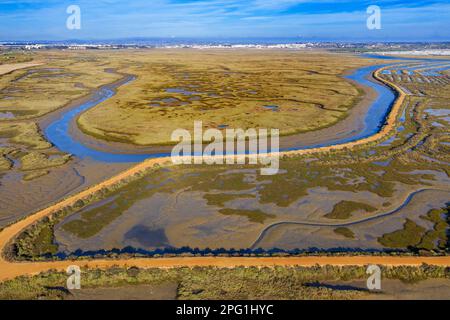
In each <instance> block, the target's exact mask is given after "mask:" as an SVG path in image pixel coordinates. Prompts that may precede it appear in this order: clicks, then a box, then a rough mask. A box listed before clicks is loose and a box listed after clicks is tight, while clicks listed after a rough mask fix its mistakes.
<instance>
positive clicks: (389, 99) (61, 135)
mask: <svg viewBox="0 0 450 320" xmlns="http://www.w3.org/2000/svg"><path fill="white" fill-rule="evenodd" d="M384 58H385V59H389V58H388V57H384ZM384 66H386V65H376V66H369V67H364V68H360V69H358V70H356V71H355V73H353V74H352V75H349V76H347V78H348V79H352V80H354V81H357V82H358V83H360V84H363V85H366V86H369V87H371V88H373V89H374V90H375V92H376V93H377V98H376V99H375V100H374V101H373V103H372V105H371V106H370V108H369V111H368V113H367V114H366V116H365V119H364V129H363V130H362V131H359V132H355V134H353V135H352V136H350V137H346V138H342V139H337V140H333V141H329V142H325V143H321V144H316V145H311V146H308V147H293V148H289V149H283V150H281V151H291V150H300V149H311V148H316V147H324V146H330V145H334V144H341V143H346V142H351V141H355V140H359V139H362V138H366V137H369V136H371V135H373V134H375V133H377V132H378V131H379V130H380V128H381V127H382V126H383V124H384V123H385V119H386V116H387V114H388V113H389V111H390V108H391V105H392V103H393V102H394V100H395V94H394V92H393V91H392V90H391V89H389V88H388V87H386V86H384V85H381V84H379V83H377V82H373V81H370V80H368V79H367V78H366V77H369V76H370V75H371V74H372V73H373V72H374V71H375V70H377V69H379V68H381V67H384ZM132 80H133V79H129V81H132ZM129 81H128V82H129ZM116 87H117V86H116ZM116 87H111V88H109V87H103V88H101V89H100V90H99V91H98V92H97V93H96V95H95V97H94V98H93V99H91V100H89V101H87V102H85V103H83V104H81V105H79V106H78V107H76V108H73V109H71V110H69V111H67V112H65V113H64V114H63V115H62V116H61V117H60V118H59V119H57V120H56V121H54V122H53V123H52V124H50V125H49V126H48V127H47V128H46V129H45V132H44V133H45V136H46V138H47V139H48V140H49V141H50V142H51V143H53V144H54V145H55V146H56V147H57V148H58V149H60V150H61V151H63V152H66V153H70V154H72V155H74V156H77V157H79V158H82V159H83V158H91V159H93V160H96V161H100V162H106V163H136V162H141V161H143V160H145V159H149V158H161V157H168V156H170V153H159V154H120V153H111V152H104V151H99V150H95V149H92V148H90V147H88V146H86V145H84V144H83V143H82V142H81V141H79V140H77V139H76V137H72V136H71V135H70V130H69V128H70V125H71V123H72V122H73V121H74V120H75V119H76V117H77V116H78V115H79V114H80V113H82V112H84V111H86V110H88V109H90V108H92V107H94V106H96V105H98V104H99V103H101V102H103V101H105V100H107V99H109V98H111V97H112V96H113V95H114V94H115V88H116Z"/></svg>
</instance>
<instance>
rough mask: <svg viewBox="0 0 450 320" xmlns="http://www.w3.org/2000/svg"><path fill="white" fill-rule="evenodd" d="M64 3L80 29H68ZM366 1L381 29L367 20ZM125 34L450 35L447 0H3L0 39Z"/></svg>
mask: <svg viewBox="0 0 450 320" xmlns="http://www.w3.org/2000/svg"><path fill="white" fill-rule="evenodd" d="M69 5H78V6H79V7H80V8H81V29H80V30H69V29H67V28H66V20H67V18H68V17H69V14H67V13H66V9H67V7H68V6H69ZM370 5H377V6H379V7H380V8H381V22H382V28H381V30H369V29H368V28H367V26H366V20H367V17H368V14H367V12H366V10H367V7H369V6H370ZM127 38H155V39H156V38H162V39H191V40H195V39H210V40H226V39H229V40H231V39H256V38H259V39H270V38H272V39H274V38H278V39H290V41H294V40H298V41H349V42H355V41H368V42H370V41H385V42H388V41H411V42H412V41H450V1H404V0H381V1H367V0H359V1H348V0H316V1H311V0H273V1H269V0H246V1H243V0H152V1H148V0H135V1H121V0H101V1H87V0H81V1H74V0H72V1H64V0H63V1H58V0H46V1H40V0H18V1H13V0H0V41H32V40H49V41H58V40H68V39H79V40H107V39H127Z"/></svg>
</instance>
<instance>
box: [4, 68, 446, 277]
mask: <svg viewBox="0 0 450 320" xmlns="http://www.w3.org/2000/svg"><path fill="white" fill-rule="evenodd" d="M379 72H380V70H378V71H377V72H376V73H375V78H376V79H378V80H379V81H382V82H384V83H385V84H387V85H389V86H390V87H392V88H393V89H395V90H396V91H397V92H398V98H397V100H396V102H395V103H394V105H393V107H392V110H391V112H390V114H389V116H388V119H387V122H386V125H385V126H384V127H383V128H382V129H381V130H380V132H378V133H377V134H375V135H373V136H371V137H368V138H365V139H361V140H358V141H354V142H349V143H344V144H339V145H333V146H329V147H322V148H315V149H308V150H299V151H290V152H284V153H280V156H286V155H287V156H295V155H303V154H311V153H318V152H328V151H332V150H342V149H350V148H354V147H356V146H360V145H363V144H367V143H371V142H374V141H377V140H379V139H382V138H383V137H385V136H386V135H388V134H389V133H390V132H391V130H393V129H395V124H396V120H397V117H398V115H399V113H400V110H401V106H402V104H403V102H404V100H405V93H404V92H403V91H402V90H401V89H400V88H399V87H397V86H396V85H395V84H392V83H388V82H387V81H385V80H383V79H381V78H380V77H379V76H378V73H379ZM155 165H159V166H169V165H172V162H171V159H170V158H159V159H149V160H146V161H144V162H142V163H140V164H138V165H137V166H135V167H133V168H130V169H129V170H126V171H124V172H122V173H121V174H119V175H117V176H115V177H112V178H110V179H108V180H106V181H104V182H102V183H100V184H98V185H95V186H92V187H90V188H89V189H87V190H85V191H82V192H80V193H78V194H76V195H73V196H71V197H69V198H67V199H65V200H62V201H60V202H58V203H56V204H53V205H51V206H49V207H48V208H46V209H43V210H41V211H38V212H36V213H35V214H32V215H30V216H28V217H27V218H25V219H23V220H21V221H19V222H17V223H15V224H12V225H11V226H8V227H6V228H5V229H3V230H2V231H1V232H0V252H4V249H5V247H6V246H7V245H8V244H9V243H10V242H11V241H12V240H13V239H14V238H15V237H16V236H17V235H18V234H20V232H21V231H23V230H24V229H25V228H27V227H29V226H30V225H32V224H33V223H35V222H37V221H39V220H40V219H41V218H43V217H46V216H50V215H51V214H52V213H54V212H56V211H58V210H60V209H62V208H64V207H66V206H69V205H72V204H74V203H75V202H76V201H78V200H81V199H84V198H86V197H88V196H89V195H91V194H93V193H95V192H96V191H99V190H101V189H102V188H104V187H109V186H112V185H115V184H117V183H118V182H120V181H121V180H123V179H126V178H129V177H131V176H133V175H134V174H136V173H139V172H141V171H143V170H146V169H149V168H152V167H154V166H155ZM423 263H427V264H433V265H446V266H447V265H450V257H370V256H364V257H292V258H244V257H242V258H211V257H204V258H170V259H150V258H149V259H130V260H86V261H75V262H71V261H62V262H44V263H32V262H30V263H17V262H10V261H7V260H5V259H4V257H3V255H2V256H1V257H0V281H3V280H6V279H11V278H14V277H17V276H20V275H27V274H36V273H39V272H42V271H46V270H49V269H57V270H64V269H65V268H66V267H67V266H69V265H71V264H78V265H80V266H88V267H102V268H105V267H110V266H138V267H142V268H152V267H158V268H173V267H179V266H189V267H192V266H217V267H234V266H274V265H284V266H292V265H302V266H311V265H315V264H320V265H327V264H333V265H367V264H382V265H421V264H423Z"/></svg>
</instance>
